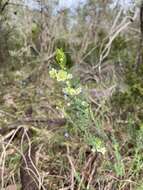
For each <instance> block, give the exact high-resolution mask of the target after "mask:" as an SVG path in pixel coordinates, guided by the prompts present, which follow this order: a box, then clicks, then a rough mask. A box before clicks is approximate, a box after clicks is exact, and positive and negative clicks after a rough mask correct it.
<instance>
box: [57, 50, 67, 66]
mask: <svg viewBox="0 0 143 190" xmlns="http://www.w3.org/2000/svg"><path fill="white" fill-rule="evenodd" d="M56 60H57V63H58V64H59V66H60V67H61V69H63V70H64V69H66V55H65V53H64V51H63V49H62V48H60V49H59V48H57V50H56Z"/></svg>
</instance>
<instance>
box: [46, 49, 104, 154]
mask: <svg viewBox="0 0 143 190" xmlns="http://www.w3.org/2000/svg"><path fill="white" fill-rule="evenodd" d="M56 61H57V63H58V65H59V66H60V69H54V68H52V69H51V70H50V71H49V75H50V77H51V78H52V79H55V80H56V81H57V82H58V85H59V86H60V87H61V92H62V93H63V97H64V103H60V104H59V105H58V107H57V108H58V109H60V110H61V111H62V113H63V114H64V117H66V118H67V119H68V121H69V123H70V124H72V127H71V128H70V129H69V131H70V130H72V129H74V130H73V131H74V133H75V132H77V134H80V136H82V137H83V138H84V140H85V141H86V142H87V143H88V144H89V145H90V146H92V147H93V148H92V151H93V152H95V151H97V152H100V153H102V154H104V153H105V151H106V150H105V147H104V144H103V143H102V140H100V139H99V138H95V137H94V136H93V135H92V134H91V133H90V123H91V117H90V104H89V103H88V102H87V100H86V98H85V96H84V92H83V89H82V86H81V85H80V83H79V82H76V79H75V78H74V80H73V75H72V74H71V73H69V72H68V70H67V69H66V56H65V54H64V52H63V50H62V49H57V50H56ZM70 126H71V125H70ZM65 136H66V137H67V136H69V133H68V132H66V133H65ZM93 137H94V138H93Z"/></svg>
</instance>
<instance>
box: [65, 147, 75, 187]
mask: <svg viewBox="0 0 143 190" xmlns="http://www.w3.org/2000/svg"><path fill="white" fill-rule="evenodd" d="M67 158H68V160H69V163H70V165H71V186H70V190H74V186H75V182H74V177H75V175H76V170H75V167H74V163H73V161H72V158H71V156H70V150H69V147H68V146H67Z"/></svg>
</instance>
